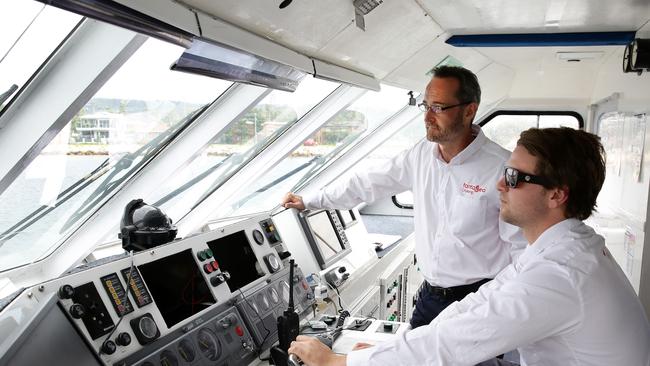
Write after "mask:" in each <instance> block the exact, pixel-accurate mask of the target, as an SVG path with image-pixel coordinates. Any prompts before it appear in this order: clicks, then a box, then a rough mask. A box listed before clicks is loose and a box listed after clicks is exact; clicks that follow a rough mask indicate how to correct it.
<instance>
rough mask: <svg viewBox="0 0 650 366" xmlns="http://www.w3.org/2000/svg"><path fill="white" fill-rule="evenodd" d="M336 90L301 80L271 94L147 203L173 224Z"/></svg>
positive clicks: (329, 85)
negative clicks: (295, 85)
mask: <svg viewBox="0 0 650 366" xmlns="http://www.w3.org/2000/svg"><path fill="white" fill-rule="evenodd" d="M338 86H339V84H336V83H332V82H329V81H325V80H319V79H314V78H312V77H306V78H305V79H304V80H303V81H302V82H301V83H300V85H299V86H298V88H297V89H296V91H295V92H293V93H289V92H285V91H279V90H274V91H272V92H271V93H270V94H268V95H267V96H266V97H265V98H264V99H262V100H261V101H260V102H259V103H257V105H255V106H253V107H252V108H251V109H250V110H249V111H248V112H247V113H246V114H245V115H244V116H243V117H241V118H240V119H239V120H237V121H235V122H233V123H231V124H230V125H229V126H228V127H226V128H225V129H224V130H223V131H221V132H220V133H219V134H217V135H216V136H215V137H214V138H213V139H212V141H211V142H210V143H209V144H208V145H207V146H206V147H205V148H204V149H203V150H202V151H201V152H200V153H199V154H197V156H195V157H194V158H193V160H192V161H190V162H189V163H188V164H187V166H186V167H185V168H184V169H182V170H181V171H180V172H177V173H175V174H174V176H173V178H172V179H170V180H169V181H168V182H166V184H165V185H164V186H163V188H162V189H161V190H159V191H157V192H155V193H154V195H152V197H149V198H147V202H151V203H152V204H153V205H155V206H158V207H160V208H161V209H162V210H163V211H164V212H165V213H166V214H167V215H168V216H169V217H171V218H172V219H173V220H174V221H175V222H178V221H179V220H181V219H182V218H183V216H185V215H186V214H187V213H188V212H190V211H191V210H192V209H193V208H194V207H196V206H197V205H199V204H200V203H201V202H203V200H204V199H205V198H207V197H208V196H209V195H211V194H212V193H214V192H215V191H216V190H217V189H218V188H219V187H220V186H221V185H222V184H223V183H224V182H225V181H226V180H227V179H228V178H230V177H231V176H232V175H233V174H234V173H236V172H237V171H238V169H239V168H241V167H242V166H244V165H245V164H246V163H248V162H249V161H250V160H251V159H252V158H253V157H254V156H255V155H257V154H258V153H259V152H260V151H261V150H262V149H264V148H265V147H266V146H268V145H269V144H270V143H272V142H273V141H274V140H275V139H276V138H277V137H278V136H279V135H281V134H282V133H283V132H284V131H286V130H287V128H289V127H290V126H292V125H293V124H294V123H296V122H297V121H298V120H299V119H300V118H301V117H302V116H303V115H305V113H307V112H308V111H309V110H310V109H312V108H313V107H314V106H315V105H316V104H318V103H319V102H320V101H321V100H323V99H324V98H325V97H326V96H327V95H328V94H330V93H331V92H332V91H334V89H335V88H336V87H338Z"/></svg>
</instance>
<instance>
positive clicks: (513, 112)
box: [477, 109, 585, 130]
mask: <svg viewBox="0 0 650 366" xmlns="http://www.w3.org/2000/svg"><path fill="white" fill-rule="evenodd" d="M502 115H508V116H571V117H574V118H575V119H577V120H578V129H580V130H584V128H585V120H584V118H582V115H581V114H580V113H578V112H576V111H549V110H542V111H534V110H508V109H500V110H498V111H494V112H492V113H490V114H489V115H488V116H487V117H485V118H483V119H482V120H481V121H480V122H478V123H477V124H478V125H479V126H481V127H483V126H485V125H486V124H488V123H489V122H490V121H491V120H493V119H494V118H496V117H498V116H502Z"/></svg>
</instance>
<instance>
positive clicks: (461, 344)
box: [347, 263, 582, 366]
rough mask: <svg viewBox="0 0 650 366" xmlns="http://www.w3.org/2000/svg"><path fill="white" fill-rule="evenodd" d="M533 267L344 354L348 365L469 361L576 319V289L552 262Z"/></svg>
mask: <svg viewBox="0 0 650 366" xmlns="http://www.w3.org/2000/svg"><path fill="white" fill-rule="evenodd" d="M535 266H536V268H532V269H530V270H527V271H526V272H525V273H523V272H522V273H521V274H519V275H517V276H516V277H515V278H513V279H509V280H505V281H502V280H501V279H499V276H497V278H495V280H494V281H497V282H494V281H492V282H494V283H488V284H486V285H484V286H482V287H481V289H479V291H478V292H477V293H474V294H471V295H469V296H467V297H465V298H464V299H463V300H462V301H460V302H456V303H454V304H452V305H450V306H449V307H448V308H447V309H445V310H444V311H443V312H442V313H441V314H440V316H438V318H436V319H435V320H434V321H433V322H431V324H429V325H428V326H423V327H420V328H417V329H415V330H412V331H409V332H406V333H403V334H402V335H401V336H400V337H399V338H398V339H395V340H393V341H390V342H386V343H382V344H379V345H377V346H375V347H371V348H368V349H365V350H361V351H354V352H351V353H349V354H348V358H347V364H348V366H362V365H363V366H365V365H373V366H375V365H377V366H397V365H409V366H411V365H412V366H416V365H417V366H420V365H431V366H434V365H475V364H477V363H479V362H482V361H485V360H487V359H490V358H493V357H495V356H497V355H499V354H502V353H504V352H508V351H511V350H513V349H515V348H517V347H518V346H523V345H529V344H531V343H534V342H536V341H538V340H540V339H543V338H546V337H549V336H552V335H558V334H562V333H563V332H567V331H570V330H571V329H573V328H574V327H575V326H577V325H578V324H579V322H580V321H581V318H582V303H581V300H580V298H579V295H578V291H577V290H576V289H575V287H574V286H573V284H572V282H571V280H570V279H569V275H568V274H567V273H565V272H564V270H562V269H561V268H560V267H559V266H557V265H556V264H552V263H551V264H541V265H540V264H535ZM506 270H508V271H514V267H513V266H512V265H511V266H509V267H506ZM506 270H504V271H506ZM502 273H503V272H502ZM511 274H512V273H511ZM499 281H502V282H499ZM357 352H358V353H357Z"/></svg>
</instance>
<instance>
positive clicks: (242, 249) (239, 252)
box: [208, 231, 264, 292]
mask: <svg viewBox="0 0 650 366" xmlns="http://www.w3.org/2000/svg"><path fill="white" fill-rule="evenodd" d="M208 247H209V248H210V249H211V250H212V254H213V255H214V259H215V260H216V261H217V263H219V268H220V269H221V271H227V272H229V273H230V279H229V280H228V281H227V283H228V286H229V287H230V291H232V292H235V291H237V290H239V289H240V288H242V287H244V286H246V285H248V284H249V283H251V282H253V281H255V280H256V279H258V278H260V277H262V276H264V271H262V269H261V268H260V265H259V262H258V261H257V257H255V253H254V252H253V249H252V248H251V245H250V242H249V241H248V238H247V237H246V233H245V232H244V231H238V232H236V233H234V234H230V235H226V236H224V237H222V238H219V239H216V240H213V241H209V242H208Z"/></svg>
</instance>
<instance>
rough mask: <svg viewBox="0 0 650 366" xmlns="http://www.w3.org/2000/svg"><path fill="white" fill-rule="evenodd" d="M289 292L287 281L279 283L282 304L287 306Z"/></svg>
mask: <svg viewBox="0 0 650 366" xmlns="http://www.w3.org/2000/svg"><path fill="white" fill-rule="evenodd" d="M289 291H291V289H290V288H289V284H288V283H287V281H285V280H282V281H280V293H281V294H282V300H284V302H285V303H287V304H288V303H289Z"/></svg>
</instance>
